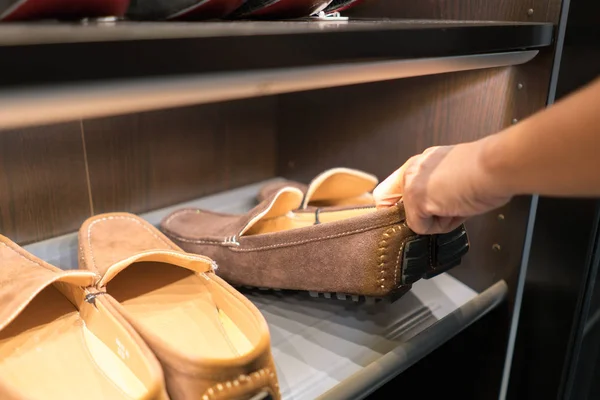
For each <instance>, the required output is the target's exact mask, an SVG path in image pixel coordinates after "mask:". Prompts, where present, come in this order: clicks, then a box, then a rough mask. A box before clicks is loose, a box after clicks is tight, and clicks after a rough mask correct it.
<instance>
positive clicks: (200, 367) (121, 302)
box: [79, 213, 279, 400]
mask: <svg viewBox="0 0 600 400" xmlns="http://www.w3.org/2000/svg"><path fill="white" fill-rule="evenodd" d="M79 244H80V268H82V269H86V270H90V271H93V272H95V273H97V274H99V275H100V276H101V279H100V280H99V281H98V282H97V284H96V292H95V293H96V294H97V295H98V298H99V299H105V300H106V301H107V302H108V303H109V304H110V305H111V306H112V307H113V308H114V309H115V310H116V312H118V313H120V314H121V315H122V316H123V317H124V318H125V319H126V320H127V321H129V323H131V325H132V326H133V327H134V328H135V329H136V330H137V331H138V332H139V334H140V336H141V337H142V338H143V339H144V340H145V341H146V343H147V344H148V346H149V347H150V349H152V351H154V353H155V354H156V356H157V358H158V359H159V361H160V362H161V364H162V366H163V370H164V373H165V380H166V386H167V390H168V392H169V395H170V396H171V399H172V400H201V399H202V400H204V399H211V400H223V399H249V398H252V397H253V396H256V395H259V394H261V393H264V394H268V395H270V396H271V398H272V399H273V400H278V399H279V389H278V383H277V376H276V371H275V366H274V363H273V359H272V356H271V349H270V335H269V329H268V326H267V323H266V321H265V319H264V317H263V316H262V314H261V313H260V311H259V310H258V309H257V308H256V307H255V306H254V305H253V304H252V303H251V302H250V301H248V300H247V299H246V298H245V297H244V296H242V295H241V294H240V293H238V292H237V291H236V290H235V289H234V288H232V287H231V286H230V285H229V284H227V283H226V282H224V281H223V280H222V279H221V278H219V277H218V276H216V274H215V272H214V268H215V267H216V266H215V264H214V262H213V261H212V260H211V259H209V258H208V257H205V256H201V255H194V254H188V253H185V252H183V251H182V250H181V249H180V248H179V247H177V246H176V245H175V244H174V243H173V242H171V241H170V240H169V239H168V238H167V237H165V236H164V235H163V234H162V233H161V232H159V231H158V230H157V229H156V228H154V226H152V225H151V224H149V223H148V222H146V221H145V220H143V219H141V218H139V217H137V216H135V215H132V214H128V213H111V214H101V215H97V216H94V217H92V218H89V219H88V220H87V221H85V223H84V224H83V225H82V227H81V229H80V230H79Z"/></svg>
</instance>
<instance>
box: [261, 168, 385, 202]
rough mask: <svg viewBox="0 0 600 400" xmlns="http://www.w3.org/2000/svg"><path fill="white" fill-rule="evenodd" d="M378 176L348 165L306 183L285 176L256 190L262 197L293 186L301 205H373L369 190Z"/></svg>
mask: <svg viewBox="0 0 600 400" xmlns="http://www.w3.org/2000/svg"><path fill="white" fill-rule="evenodd" d="M378 183H379V180H378V179H377V177H376V176H375V175H372V174H369V173H367V172H363V171H360V170H357V169H351V168H331V169H328V170H325V171H323V172H322V173H320V174H319V175H317V176H316V177H315V178H314V179H313V180H312V181H311V182H310V183H309V184H308V185H306V184H304V183H300V182H294V181H289V180H282V181H275V182H272V183H268V184H266V185H264V186H263V187H262V188H261V189H260V191H259V193H258V196H257V198H258V201H263V200H265V199H266V198H268V197H270V196H272V195H273V194H274V193H276V192H277V191H278V190H280V189H282V188H284V187H295V188H297V189H300V190H301V191H302V192H303V193H304V199H303V200H302V204H301V207H300V208H301V209H302V210H306V209H314V208H315V207H319V208H322V207H336V206H338V207H339V206H361V205H374V204H375V200H374V199H373V195H372V194H371V192H372V191H373V190H374V189H375V187H376V186H377V184H378Z"/></svg>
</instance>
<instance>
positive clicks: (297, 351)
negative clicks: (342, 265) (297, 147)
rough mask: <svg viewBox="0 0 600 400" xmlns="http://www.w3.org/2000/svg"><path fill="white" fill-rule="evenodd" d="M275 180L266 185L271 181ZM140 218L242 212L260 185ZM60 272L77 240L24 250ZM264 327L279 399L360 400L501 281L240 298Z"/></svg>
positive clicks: (456, 324) (440, 281) (435, 342)
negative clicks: (189, 210) (364, 299)
mask: <svg viewBox="0 0 600 400" xmlns="http://www.w3.org/2000/svg"><path fill="white" fill-rule="evenodd" d="M278 179H280V178H275V179H273V180H278ZM273 180H269V181H263V182H260V183H257V184H253V185H248V186H244V187H241V188H238V189H234V190H230V191H227V192H222V193H218V194H215V195H211V196H208V197H204V198H200V199H197V200H192V201H189V202H186V203H182V204H177V205H174V206H170V207H167V208H163V209H160V210H156V211H153V212H150V213H146V214H142V217H144V218H145V219H146V220H147V221H149V222H150V223H152V224H155V225H157V224H158V223H159V222H160V220H161V219H162V218H164V217H165V216H166V215H168V214H169V213H170V212H172V211H174V210H175V209H178V208H180V207H201V208H206V209H211V210H214V211H220V212H231V213H242V212H245V211H247V210H248V209H250V208H251V207H252V206H254V205H255V204H256V201H255V197H256V194H257V193H258V189H259V188H260V187H261V186H262V185H263V184H265V183H267V182H271V181H273ZM25 249H26V250H28V251H30V252H31V253H33V254H35V255H36V256H38V257H41V258H43V259H44V260H47V261H49V262H50V263H52V264H54V265H57V266H60V267H61V268H63V269H75V268H77V249H78V245H77V236H76V234H69V235H64V236H60V237H56V238H53V239H49V240H45V241H43V242H38V243H34V244H30V245H28V246H25ZM246 295H247V296H248V297H249V298H250V300H252V301H253V302H254V303H255V304H256V305H257V307H258V308H259V309H260V310H261V311H262V313H263V315H264V316H265V318H266V319H267V322H268V323H269V327H270V331H271V340H272V349H273V355H274V358H275V363H276V365H277V370H278V374H279V380H280V386H281V391H282V395H283V398H284V399H296V400H313V399H317V398H327V399H347V398H364V397H366V396H367V395H368V394H369V393H371V392H372V391H374V390H376V389H377V388H378V387H380V386H381V385H383V384H384V383H385V382H387V381H389V380H391V379H392V378H393V377H394V376H396V375H397V374H399V373H401V372H402V371H404V370H406V369H407V368H409V367H410V366H411V365H413V364H414V363H416V362H418V361H419V360H420V359H422V358H423V357H425V356H426V355H427V354H429V353H430V352H432V351H433V350H435V349H436V348H438V347H439V346H441V345H442V344H444V343H445V342H447V341H448V340H450V339H451V338H452V337H454V336H455V335H457V334H458V333H459V332H461V331H462V330H463V329H465V328H466V327H467V326H469V325H470V324H471V323H473V322H474V321H476V320H477V319H479V318H480V317H482V316H483V315H485V314H486V313H488V312H489V311H491V310H492V309H493V308H495V307H496V306H498V305H499V304H500V303H501V302H502V301H503V300H504V299H505V298H506V295H507V286H506V283H505V282H504V281H498V282H496V283H495V284H494V285H492V286H491V287H489V288H488V289H486V290H485V291H483V292H481V293H478V292H476V291H474V290H473V289H471V288H469V287H468V286H466V285H465V284H463V283H461V282H460V281H459V280H457V279H455V278H453V277H451V276H450V275H448V274H442V275H439V276H437V277H436V278H434V279H431V280H427V281H419V282H417V283H416V284H415V285H414V286H413V289H412V290H411V291H410V292H409V293H408V294H407V295H405V296H404V297H402V298H401V299H400V300H398V301H396V302H395V303H392V304H387V303H378V304H375V305H366V304H362V303H354V302H352V301H351V300H345V301H343V300H337V299H335V296H332V297H333V298H332V299H324V298H318V299H315V298H311V297H310V296H309V294H308V293H296V292H293V293H292V292H290V293H288V292H271V291H269V292H262V291H253V292H251V293H246Z"/></svg>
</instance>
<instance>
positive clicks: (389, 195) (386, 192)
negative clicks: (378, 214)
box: [373, 157, 415, 208]
mask: <svg viewBox="0 0 600 400" xmlns="http://www.w3.org/2000/svg"><path fill="white" fill-rule="evenodd" d="M414 158H415V157H412V158H410V159H409V160H408V161H407V162H406V163H404V165H402V166H401V167H400V168H398V169H397V170H396V171H394V172H393V173H392V174H391V175H390V176H388V177H387V178H386V179H385V180H384V181H383V182H381V183H380V184H379V185H377V187H376V188H375V190H374V191H373V198H374V199H375V205H376V206H377V208H386V207H391V206H394V205H396V203H398V202H399V201H400V200H402V194H403V193H404V182H405V179H404V174H405V173H406V168H407V167H408V166H409V165H410V163H411V162H413V160H414Z"/></svg>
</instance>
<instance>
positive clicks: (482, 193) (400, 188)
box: [373, 141, 512, 235]
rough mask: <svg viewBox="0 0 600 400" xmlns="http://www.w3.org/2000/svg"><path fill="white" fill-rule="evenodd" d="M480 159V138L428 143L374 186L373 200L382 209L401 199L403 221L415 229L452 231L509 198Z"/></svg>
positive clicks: (422, 232) (426, 231)
mask: <svg viewBox="0 0 600 400" xmlns="http://www.w3.org/2000/svg"><path fill="white" fill-rule="evenodd" d="M482 158H483V156H482V143H481V142H480V141H479V142H472V143H465V144H459V145H455V146H443V147H432V148H429V149H427V150H425V151H424V152H423V153H422V154H419V155H416V156H414V157H412V158H410V159H409V160H408V161H407V162H406V163H405V164H404V165H403V166H402V167H400V168H399V169H398V170H396V171H395V172H394V173H393V174H392V175H390V176H389V177H388V178H387V179H386V180H384V181H383V182H381V183H380V184H379V186H377V188H375V190H374V192H373V196H374V198H375V203H376V205H377V207H378V208H382V207H390V206H393V205H395V204H396V203H397V202H399V201H402V202H403V203H404V208H405V211H406V222H407V224H408V226H409V227H410V228H411V229H412V230H413V231H415V232H416V233H418V234H423V235H426V234H427V235H430V234H438V233H446V232H450V231H452V230H453V229H455V228H457V227H458V226H460V224H462V223H463V222H464V221H465V220H466V219H467V218H468V217H471V216H475V215H479V214H483V213H485V212H487V211H490V210H493V209H495V208H498V207H501V206H503V205H504V204H506V203H508V201H509V200H510V198H511V197H512V195H510V194H508V191H507V190H506V189H505V188H502V187H501V184H500V182H499V180H498V179H496V177H494V176H492V175H493V174H491V173H490V172H489V171H487V170H486V168H485V166H484V165H485V162H483V161H482Z"/></svg>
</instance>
